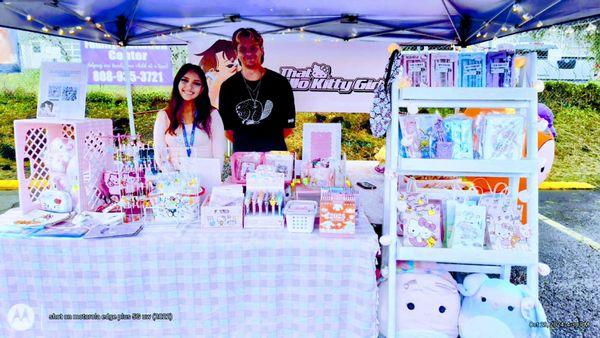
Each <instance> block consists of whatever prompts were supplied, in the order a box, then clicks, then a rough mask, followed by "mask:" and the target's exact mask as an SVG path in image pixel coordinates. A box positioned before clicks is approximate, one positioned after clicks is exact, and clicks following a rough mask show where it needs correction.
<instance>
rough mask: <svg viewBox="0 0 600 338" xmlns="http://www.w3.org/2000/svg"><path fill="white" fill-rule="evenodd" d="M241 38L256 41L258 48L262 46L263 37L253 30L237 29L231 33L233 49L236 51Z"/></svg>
mask: <svg viewBox="0 0 600 338" xmlns="http://www.w3.org/2000/svg"><path fill="white" fill-rule="evenodd" d="M241 38H251V39H252V40H254V41H256V42H257V43H258V45H259V46H261V47H262V46H263V37H262V35H260V33H259V32H257V31H256V29H254V28H239V29H238V30H236V31H235V32H233V35H232V36H231V41H232V42H233V49H235V50H237V47H238V45H239V43H240V39H241Z"/></svg>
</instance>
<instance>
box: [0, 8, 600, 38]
mask: <svg viewBox="0 0 600 338" xmlns="http://www.w3.org/2000/svg"><path fill="white" fill-rule="evenodd" d="M0 3H1V4H0V26H4V27H8V28H15V29H20V30H27V31H34V32H40V33H44V34H53V35H62V36H65V37H70V38H75V39H79V40H86V41H94V42H103V43H117V44H120V45H122V46H126V45H151V44H160V45H184V44H187V43H188V42H189V41H190V39H192V38H197V36H198V33H200V34H210V35H215V36H222V37H226V38H229V37H230V36H231V33H232V32H233V31H234V30H235V29H236V28H238V27H241V26H252V27H254V28H256V29H257V30H258V31H260V32H261V33H263V34H281V33H283V34H289V33H304V32H306V33H309V34H316V35H319V36H323V37H327V38H333V39H341V40H353V39H386V40H392V41H394V42H396V43H398V44H400V45H405V44H419V45H425V44H456V45H462V46H466V45H472V44H476V43H480V42H482V41H486V40H489V39H492V38H494V37H495V36H497V37H502V36H505V35H510V34H514V33H519V32H523V31H528V30H532V29H537V28H542V27H546V26H550V25H555V24H560V23H565V22H569V21H574V20H580V19H585V18H590V17H595V16H599V15H600V2H598V0H553V1H549V0H420V1H418V2H414V1H409V0H396V1H390V0H373V1H364V0H346V1H322V0H307V1H289V0H285V1H273V0H253V1H247V2H241V1H232V0H220V1H214V2H213V1H197V0H178V1H177V2H171V1H164V0H111V1H96V0H0Z"/></svg>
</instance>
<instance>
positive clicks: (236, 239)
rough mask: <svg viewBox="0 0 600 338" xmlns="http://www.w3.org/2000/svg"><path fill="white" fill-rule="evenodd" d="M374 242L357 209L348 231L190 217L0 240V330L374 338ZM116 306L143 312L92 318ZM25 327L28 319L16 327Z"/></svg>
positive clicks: (47, 333)
mask: <svg viewBox="0 0 600 338" xmlns="http://www.w3.org/2000/svg"><path fill="white" fill-rule="evenodd" d="M2 217H10V212H9V213H7V214H5V215H3V216H2ZM378 249H379V247H378V244H377V236H376V235H375V232H374V231H373V228H372V226H371V225H370V224H369V222H368V220H367V219H366V217H365V215H364V214H361V215H360V216H359V222H358V225H357V233H356V234H355V235H354V236H353V237H348V238H339V237H325V236H323V235H319V234H318V233H312V234H292V233H288V232H287V230H284V229H282V230H258V229H256V230H247V229H244V230H236V231H231V232H203V231H201V230H199V229H198V226H197V225H195V224H192V225H188V226H185V227H175V226H160V225H148V226H146V228H145V229H144V230H143V231H142V232H141V233H140V234H139V235H138V236H137V237H131V238H114V239H97V240H86V239H60V238H30V239H9V238H0V257H2V260H0V336H4V337H10V336H19V337H20V336H26V337H58V336H60V337H67V336H85V337H88V338H91V337H108V336H110V337H115V336H117V337H118V336H123V337H192V336H194V337H303V338H304V337H376V336H377V334H378V328H377V285H376V281H375V264H374V262H375V253H376V251H377V250H378ZM15 304H25V305H26V306H25V307H24V306H22V305H18V306H16V307H13V305H15ZM11 307H13V309H12V310H13V311H11V310H10V308H11ZM15 309H16V310H17V311H16V312H15V311H14V310H15ZM121 313H123V314H132V313H139V314H141V315H144V314H149V315H150V318H151V319H150V320H144V319H141V320H133V319H126V320H121V321H118V320H116V319H115V320H112V321H110V320H108V319H105V320H102V319H101V318H102V316H103V315H106V314H109V315H110V314H121ZM154 313H167V314H171V315H172V320H156V321H154V320H152V318H153V317H152V315H153V314H154ZM15 314H16V316H15ZM52 314H57V315H58V314H63V315H64V314H91V315H95V314H97V315H98V316H99V317H100V319H87V320H73V319H72V320H65V319H64V317H63V319H62V320H60V319H58V320H54V319H52V320H51V319H49V316H50V315H52ZM31 316H34V317H35V318H34V320H33V321H30V320H29V317H31ZM167 317H168V315H167ZM107 318H110V316H109V317H107ZM154 319H156V317H154ZM23 323H25V324H27V323H33V324H32V327H31V328H30V329H28V330H27V331H23V332H17V331H15V330H14V328H15V327H16V328H22V327H20V326H19V324H23Z"/></svg>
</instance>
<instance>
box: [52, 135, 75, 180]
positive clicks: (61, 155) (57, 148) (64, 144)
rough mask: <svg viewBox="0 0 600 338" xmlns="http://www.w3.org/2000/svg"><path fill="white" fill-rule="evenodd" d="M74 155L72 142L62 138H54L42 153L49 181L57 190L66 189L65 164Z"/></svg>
mask: <svg viewBox="0 0 600 338" xmlns="http://www.w3.org/2000/svg"><path fill="white" fill-rule="evenodd" d="M74 155H75V150H74V147H73V142H72V141H70V140H67V139H64V138H60V137H59V138H55V139H54V140H52V142H50V144H49V145H48V148H47V149H46V152H45V153H44V163H46V167H47V168H48V175H49V176H50V183H51V184H52V185H53V186H54V188H56V189H57V190H63V191H64V190H67V188H68V182H67V181H68V180H67V165H68V164H69V161H71V158H73V156H74Z"/></svg>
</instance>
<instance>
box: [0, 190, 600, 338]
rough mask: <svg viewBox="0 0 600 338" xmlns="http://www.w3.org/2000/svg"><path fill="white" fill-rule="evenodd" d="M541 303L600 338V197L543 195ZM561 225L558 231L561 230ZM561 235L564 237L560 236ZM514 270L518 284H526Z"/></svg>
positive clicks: (1, 194) (572, 332)
mask: <svg viewBox="0 0 600 338" xmlns="http://www.w3.org/2000/svg"><path fill="white" fill-rule="evenodd" d="M539 197H540V206H539V211H540V214H542V215H544V216H546V217H547V218H549V219H550V220H551V221H549V223H552V224H553V225H550V224H547V223H545V222H540V227H539V228H540V256H539V257H540V261H541V262H544V263H546V264H548V265H549V266H550V268H551V269H552V272H551V273H550V275H548V276H546V277H543V276H540V301H541V302H542V305H543V306H544V309H545V311H546V315H547V316H548V321H549V323H551V324H552V325H554V328H553V330H552V336H553V337H561V338H562V337H585V338H588V337H589V338H592V337H600V320H599V318H598V316H599V315H600V273H599V269H600V251H599V250H598V249H597V246H596V249H594V248H593V246H594V243H595V244H596V245H597V244H598V243H600V231H599V230H600V191H598V190H586V191H540V194H539ZM17 205H18V194H17V192H16V191H0V214H1V213H3V212H4V211H6V210H8V209H10V208H13V207H16V206H17ZM557 224H558V225H557ZM561 230H562V231H561ZM520 274H521V272H520V271H519V269H517V268H516V269H514V271H513V276H514V277H515V279H518V280H520V279H522V276H520Z"/></svg>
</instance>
